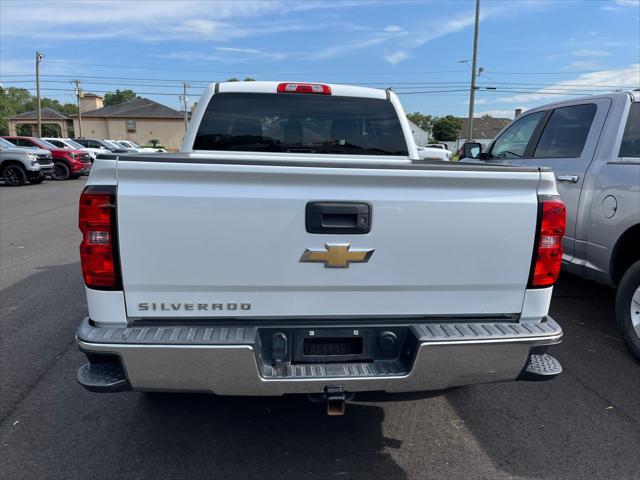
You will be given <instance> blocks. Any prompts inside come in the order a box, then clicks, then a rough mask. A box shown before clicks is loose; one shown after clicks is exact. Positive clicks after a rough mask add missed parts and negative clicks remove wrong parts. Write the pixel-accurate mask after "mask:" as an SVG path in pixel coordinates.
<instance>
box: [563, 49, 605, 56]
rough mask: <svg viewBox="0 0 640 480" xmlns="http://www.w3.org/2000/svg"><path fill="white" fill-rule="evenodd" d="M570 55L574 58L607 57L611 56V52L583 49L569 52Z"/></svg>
mask: <svg viewBox="0 0 640 480" xmlns="http://www.w3.org/2000/svg"><path fill="white" fill-rule="evenodd" d="M571 55H573V56H574V57H609V56H611V52H607V51H606V50H590V49H587V48H584V49H581V50H575V51H573V52H571Z"/></svg>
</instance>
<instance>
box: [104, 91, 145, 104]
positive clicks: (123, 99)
mask: <svg viewBox="0 0 640 480" xmlns="http://www.w3.org/2000/svg"><path fill="white" fill-rule="evenodd" d="M140 98H141V97H139V96H138V95H137V94H136V92H134V91H133V90H131V89H129V88H127V89H124V90H120V89H116V91H115V92H108V93H106V94H105V96H104V106H105V107H108V106H109V105H118V104H119V103H127V102H132V101H134V100H139V99H140Z"/></svg>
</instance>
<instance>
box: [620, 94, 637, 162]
mask: <svg viewBox="0 0 640 480" xmlns="http://www.w3.org/2000/svg"><path fill="white" fill-rule="evenodd" d="M618 156H619V157H635V158H640V102H635V103H632V104H631V108H630V109H629V117H627V126H626V127H625V129H624V134H623V136H622V143H621V144H620V154H619V155H618Z"/></svg>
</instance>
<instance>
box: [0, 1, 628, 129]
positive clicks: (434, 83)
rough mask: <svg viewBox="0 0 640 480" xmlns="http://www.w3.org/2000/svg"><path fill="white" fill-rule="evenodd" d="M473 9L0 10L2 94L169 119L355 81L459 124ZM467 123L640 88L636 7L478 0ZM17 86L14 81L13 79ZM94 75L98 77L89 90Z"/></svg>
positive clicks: (197, 5)
mask: <svg viewBox="0 0 640 480" xmlns="http://www.w3.org/2000/svg"><path fill="white" fill-rule="evenodd" d="M474 8H475V2H474V1H473V0H456V1H446V2H445V1H420V0H414V1H412V0H406V1H404V0H396V1H392V0H387V1H384V0H380V1H375V0H371V1H368V0H358V1H356V0H345V1H341V2H332V1H328V0H324V1H315V0H308V1H294V0H279V1H277V0H273V1H271V0H264V1H240V0H236V1H231V2H226V1H177V0H174V1H168V0H161V1H155V2H148V1H125V0H122V1H87V0H85V1H42V2H37V1H36V2H32V1H18V0H2V1H1V2H0V35H1V44H0V82H2V84H3V85H4V86H22V87H25V88H30V89H31V88H34V85H35V84H34V82H33V77H32V76H31V77H29V76H24V75H33V57H34V54H35V51H36V50H41V51H42V52H44V54H45V55H46V58H45V60H44V61H43V64H42V74H43V80H42V88H43V92H44V93H43V94H44V95H46V96H49V97H54V98H57V99H59V100H61V101H63V102H71V101H73V100H74V95H73V92H72V88H71V85H70V84H69V79H72V78H79V79H81V80H82V87H83V89H84V90H85V91H93V92H97V93H101V92H104V91H109V90H114V89H115V88H132V89H134V90H136V91H137V92H139V94H141V95H143V96H145V97H149V98H153V99H155V100H157V101H160V102H162V103H165V104H166V105H169V106H171V107H174V108H178V106H179V100H178V95H179V94H180V93H181V91H182V81H188V82H189V83H190V84H191V87H190V100H191V101H196V100H197V98H198V96H199V94H200V93H201V92H202V90H203V87H204V85H205V84H206V82H209V81H216V80H224V79H226V78H228V77H240V78H243V77H245V76H251V77H253V78H256V79H257V80H304V81H316V82H335V83H358V84H367V85H370V86H376V87H380V88H385V87H387V86H391V87H392V88H394V89H395V90H396V92H398V93H399V94H402V95H401V100H402V102H403V105H404V107H405V109H406V110H407V111H409V112H411V111H421V112H423V113H426V114H432V115H445V114H454V115H461V116H462V115H466V113H467V109H468V82H469V77H470V67H469V66H468V65H467V64H465V63H460V61H461V60H467V59H470V58H471V55H472V53H471V52H472V41H473V15H474ZM478 65H479V66H481V67H483V68H484V70H483V72H482V74H481V75H480V77H479V78H478V82H479V85H480V86H482V87H492V88H493V87H495V90H490V91H487V90H481V91H479V92H478V94H477V97H476V98H477V103H476V112H477V113H478V114H483V113H490V114H492V115H493V116H506V117H508V116H513V109H514V108H517V107H521V108H525V109H526V108H531V107H533V106H536V105H540V104H543V103H546V102H549V101H554V100H557V99H558V98H562V97H566V96H568V95H569V94H580V93H591V92H593V93H595V92H597V91H602V90H611V89H613V88H616V87H621V88H622V87H635V88H637V87H639V86H640V1H638V0H602V1H600V0H589V1H573V0H536V1H528V0H481V25H480V43H479V62H478ZM21 75H23V76H21ZM90 77H94V78H90Z"/></svg>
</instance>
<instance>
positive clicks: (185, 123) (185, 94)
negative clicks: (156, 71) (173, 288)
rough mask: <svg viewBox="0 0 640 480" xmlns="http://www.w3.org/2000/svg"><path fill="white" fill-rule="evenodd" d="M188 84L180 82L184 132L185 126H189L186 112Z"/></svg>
mask: <svg viewBox="0 0 640 480" xmlns="http://www.w3.org/2000/svg"><path fill="white" fill-rule="evenodd" d="M188 90H189V84H188V83H187V82H182V100H183V102H184V131H185V132H186V131H187V126H188V124H189V112H188V110H187V106H188V105H189V97H188Z"/></svg>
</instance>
